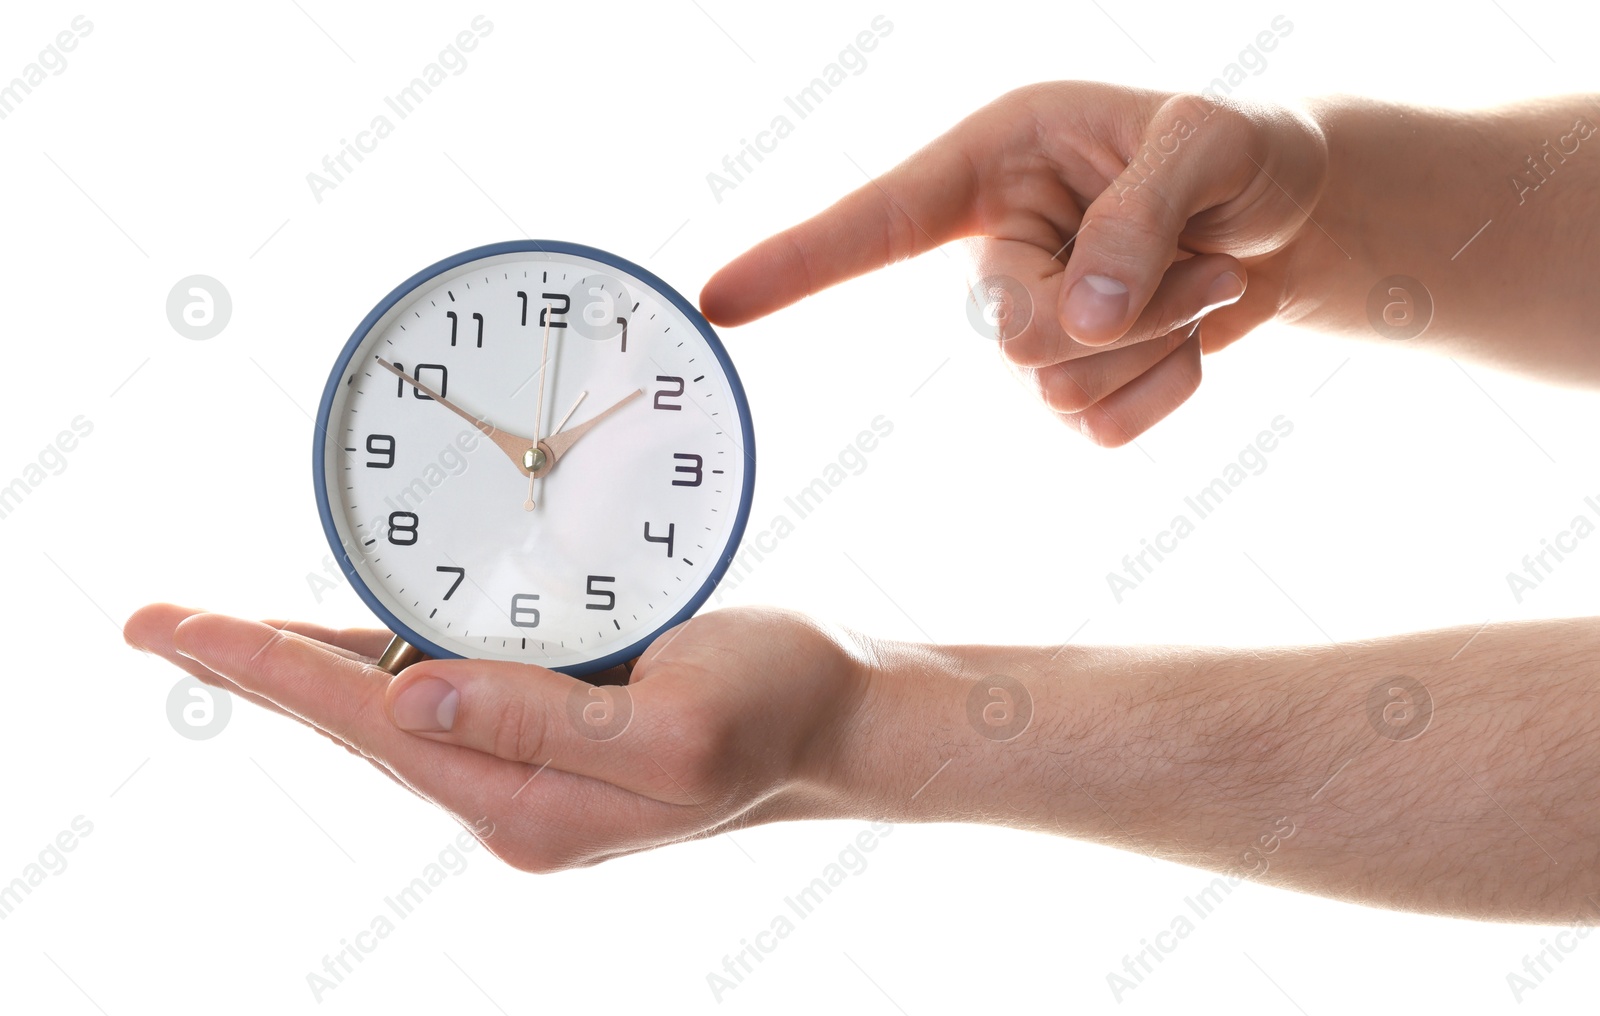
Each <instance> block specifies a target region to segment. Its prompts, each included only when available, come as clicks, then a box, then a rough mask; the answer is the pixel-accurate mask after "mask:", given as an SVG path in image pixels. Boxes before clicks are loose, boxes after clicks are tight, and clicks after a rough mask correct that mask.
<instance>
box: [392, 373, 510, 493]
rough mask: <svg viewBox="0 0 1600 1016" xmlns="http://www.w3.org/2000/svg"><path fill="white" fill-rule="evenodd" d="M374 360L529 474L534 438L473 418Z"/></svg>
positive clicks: (441, 396)
mask: <svg viewBox="0 0 1600 1016" xmlns="http://www.w3.org/2000/svg"><path fill="white" fill-rule="evenodd" d="M373 359H375V360H377V361H378V366H380V367H382V368H383V369H384V370H386V371H388V372H389V373H391V374H393V375H394V376H395V377H397V378H400V379H401V380H402V381H404V382H406V383H407V384H409V385H411V386H412V387H413V388H415V389H416V390H417V391H419V392H421V393H422V394H424V395H426V396H428V398H430V399H432V400H433V401H435V402H437V403H439V405H441V406H443V407H444V408H446V409H448V410H450V412H452V413H454V414H456V415H457V416H459V417H461V418H462V419H463V420H465V421H467V422H468V423H470V424H472V425H473V426H474V427H476V428H478V429H479V430H481V431H483V435H484V436H485V437H487V438H488V439H489V440H490V441H493V442H494V444H495V447H497V448H499V449H500V450H501V451H503V452H505V453H506V457H507V458H509V459H510V460H511V461H512V462H513V463H515V464H516V467H517V469H519V470H521V471H522V472H523V473H524V474H526V473H528V472H529V469H528V467H527V465H526V462H525V457H526V456H527V454H528V450H529V449H531V448H533V446H534V444H533V439H532V438H527V437H522V436H521V435H519V434H512V433H510V432H508V431H504V430H501V429H500V428H499V427H496V426H495V425H494V424H492V423H489V422H488V421H486V420H480V419H478V418H477V417H476V416H473V415H472V414H471V413H469V412H467V411H466V410H465V409H462V408H461V407H460V406H458V405H456V404H455V403H454V402H451V401H450V400H449V399H447V398H445V397H444V396H443V395H440V394H439V393H438V392H436V391H434V390H433V389H432V388H429V387H428V386H427V385H425V384H423V383H422V382H421V381H418V380H417V379H416V378H414V377H412V376H411V375H409V374H407V373H406V372H405V371H403V370H401V369H400V368H399V367H396V366H395V365H394V364H392V363H390V362H389V361H388V360H385V359H384V358H383V357H381V356H377V357H373Z"/></svg>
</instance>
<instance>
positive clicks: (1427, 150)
mask: <svg viewBox="0 0 1600 1016" xmlns="http://www.w3.org/2000/svg"><path fill="white" fill-rule="evenodd" d="M1311 113H1312V116H1313V117H1314V118H1315V119H1316V120H1317V121H1318V122H1319V123H1320V124H1321V126H1322V128H1323V130H1324V132H1325V135H1326V137H1327V142H1328V154H1329V166H1328V184H1327V187H1326V189H1325V191H1324V193H1323V194H1322V196H1321V198H1320V200H1319V201H1318V202H1317V205H1316V207H1315V208H1314V209H1311V210H1310V211H1311V215H1312V218H1313V223H1312V224H1309V225H1307V226H1306V227H1305V229H1304V230H1303V231H1302V232H1301V234H1300V236H1299V237H1298V238H1297V240H1296V241H1295V244H1294V245H1293V248H1292V250H1291V251H1290V252H1289V268H1288V271H1287V275H1288V278H1289V282H1290V291H1289V293H1288V300H1289V306H1288V307H1287V308H1286V310H1285V317H1286V318H1287V319H1289V320H1291V321H1295V322H1296V323H1300V324H1304V325H1306V326H1308V327H1314V328H1317V329H1320V330H1325V331H1334V332H1341V333H1345V334H1350V335H1358V336H1362V337H1366V338H1387V337H1390V336H1391V335H1393V336H1396V337H1404V335H1405V329H1404V327H1403V326H1402V327H1399V328H1386V327H1385V326H1381V325H1380V327H1378V328H1375V327H1374V326H1373V324H1372V317H1371V308H1369V295H1370V294H1371V293H1372V291H1373V289H1374V287H1375V286H1376V285H1377V283H1378V282H1379V280H1380V279H1383V278H1385V277H1388V276H1392V275H1404V276H1409V277H1411V278H1412V279H1415V280H1417V281H1418V282H1420V283H1421V284H1422V286H1423V287H1425V288H1426V290H1427V293H1428V294H1430V295H1431V301H1432V320H1431V322H1430V323H1429V324H1428V325H1427V328H1426V330H1424V331H1423V332H1422V333H1421V334H1419V335H1416V336H1414V337H1409V338H1407V339H1406V341H1407V343H1408V344H1409V345H1415V346H1418V347H1424V348H1433V349H1435V350H1437V351H1439V352H1442V353H1445V354H1446V355H1451V356H1457V355H1459V356H1465V357H1469V358H1471V359H1475V360H1478V361H1480V362H1486V363H1490V364H1494V365H1496V366H1500V367H1503V368H1506V369H1511V370H1515V371H1519V372H1521V373H1525V374H1530V375H1533V376H1537V377H1540V378H1543V379H1546V380H1551V381H1559V382H1565V383H1568V384H1586V385H1600V338H1597V336H1596V335H1595V331H1594V320H1595V317H1596V315H1597V312H1600V288H1597V287H1596V286H1595V285H1594V281H1593V280H1594V272H1595V266H1596V265H1597V264H1600V103H1597V101H1596V100H1595V98H1594V97H1592V96H1566V97H1558V98H1551V99H1543V100H1539V101H1536V102H1530V103H1523V104H1519V105H1516V106H1508V107H1502V108H1499V109H1493V110H1484V111H1477V112H1453V111H1446V110H1437V109H1427V108H1411V107H1403V106H1396V105H1390V104H1384V103H1378V102H1372V101H1368V100H1358V99H1349V98H1337V99H1327V100H1321V101H1318V102H1316V103H1313V104H1312V106H1311ZM1410 296H1411V297H1412V298H1414V299H1418V300H1419V303H1420V299H1421V298H1420V297H1419V294H1416V293H1412V294H1410ZM1405 299H1406V295H1405V294H1402V293H1398V292H1397V293H1394V294H1392V295H1389V294H1385V298H1384V300H1383V302H1384V303H1388V304H1394V306H1393V307H1392V311H1391V313H1392V315H1393V317H1392V320H1394V321H1403V318H1404V315H1405V313H1406V308H1405V306H1404V305H1403V303H1397V301H1404V300H1405Z"/></svg>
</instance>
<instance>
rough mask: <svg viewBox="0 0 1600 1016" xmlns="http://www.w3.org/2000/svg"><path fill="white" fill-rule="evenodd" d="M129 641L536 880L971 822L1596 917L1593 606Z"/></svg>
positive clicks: (1599, 752)
mask: <svg viewBox="0 0 1600 1016" xmlns="http://www.w3.org/2000/svg"><path fill="white" fill-rule="evenodd" d="M126 634H127V638H128V641H129V642H130V643H131V644H133V645H134V646H136V647H138V648H141V649H145V650H147V651H150V652H154V653H158V654H160V655H162V656H165V657H166V658H167V659H170V660H172V661H173V662H174V663H176V664H178V665H179V666H181V667H183V668H184V669H185V670H187V671H188V672H189V673H191V674H193V675H195V676H196V677H198V678H200V679H201V680H202V681H206V682H208V683H211V684H215V685H218V686H220V687H223V688H226V689H228V690H230V691H233V692H235V693H237V694H239V695H240V696H242V697H244V698H245V699H247V700H249V701H252V702H256V703H258V704H260V705H263V706H265V707H267V708H269V709H273V710H275V711H277V712H280V713H284V714H285V715H288V716H290V717H291V718H293V719H297V720H299V721H300V722H302V723H305V724H306V725H307V726H309V727H312V728H313V729H315V730H318V731H320V732H321V733H323V734H325V735H327V736H328V737H330V738H331V739H333V740H334V741H335V742H336V743H338V744H341V745H343V746H344V747H346V748H348V749H349V750H351V751H352V752H355V753H357V754H360V755H363V756H365V757H366V758H367V759H368V760H369V761H370V762H372V763H373V764H374V765H375V766H377V767H378V768H379V769H380V770H382V771H384V772H385V773H387V774H388V775H390V776H391V777H393V778H394V779H395V780H397V781H399V782H400V783H401V784H402V785H403V786H406V787H408V788H410V789H411V790H413V791H415V792H416V793H417V794H419V795H421V796H422V797H423V798H425V799H427V800H430V801H433V802H435V803H437V804H438V805H440V806H441V807H443V808H445V809H446V810H447V811H449V812H451V813H453V814H454V815H455V816H457V818H459V819H460V820H461V821H462V823H463V824H464V825H466V826H468V828H470V829H472V830H473V831H474V833H480V834H481V831H482V830H485V829H487V830H492V832H491V833H489V834H488V835H487V836H486V837H485V838H484V842H485V844H486V845H487V846H488V847H489V849H490V850H491V851H493V852H494V853H495V854H497V855H498V856H500V857H501V858H503V859H505V860H506V861H507V862H509V863H510V864H512V865H514V866H516V867H518V868H521V869H523V870H526V871H554V870H558V869H563V868H569V867H574V866H579V865H587V864H593V863H596V862H598V861H602V860H605V859H607V858H611V857H617V856H620V855H622V854H627V853H632V852H634V851H638V850H645V849H648V848H650V847H655V846H660V845H663V844H667V843H674V842H678V841H682V840H689V839H696V838H699V837H703V836H710V835H714V834H716V833H720V832H725V831H729V830H734V829H740V828H744V827H746V826H750V825H756V824H759V823H763V822H773V821H782V820H787V819H805V818H870V819H888V820H890V821H900V822H935V821H945V822H986V823H993V824H1000V825H1009V826H1016V827H1020V828H1026V829H1034V830H1040V831H1045V832H1051V833H1056V834H1059V835H1064V836H1071V837H1075V838H1078V839H1088V840H1095V841H1098V842H1101V843H1107V844H1111V845H1114V846H1118V847H1122V848H1124V849H1129V850H1136V851H1139V852H1142V853H1146V854H1152V855H1156V856H1160V857H1166V858H1170V859H1172V860H1176V861H1180V862H1183V863H1186V864H1192V865H1198V866H1201V867H1205V868H1209V869H1212V870H1214V871H1220V872H1224V873H1227V874H1229V875H1231V876H1234V877H1236V878H1251V879H1256V880H1259V881H1263V882H1269V883H1274V884H1277V885H1281V886H1285V887H1289V888H1293V889H1297V890H1300V891H1302V892H1312V893H1317V894H1320V895H1325V896H1332V897H1335V898H1340V899H1346V900H1352V901H1358V902H1362V903H1367V904H1372V905H1375V906H1386V907H1395V908H1399V909H1408V910H1420V911H1424V912H1431V913H1445V914H1454V915H1457V916H1462V917H1472V918H1480V919H1491V920H1521V921H1541V922H1546V923H1550V922H1557V921H1572V920H1577V919H1580V918H1584V919H1590V920H1592V919H1593V918H1594V916H1595V915H1596V914H1600V890H1597V889H1596V887H1595V884H1594V881H1593V873H1594V872H1595V870H1596V868H1597V866H1600V813H1597V812H1596V810H1595V808H1594V800H1595V796H1596V794H1597V793H1600V744H1597V743H1596V741H1595V738H1594V736H1593V732H1594V731H1595V730H1596V729H1597V728H1600V681H1597V680H1596V677H1597V668H1596V664H1595V662H1594V661H1595V660H1596V659H1600V619H1581V620H1570V621H1541V622H1534V623H1525V624H1500V625H1478V626H1476V627H1473V628H1460V629H1454V630H1445V631H1436V632H1423V633H1419V634H1414V635H1404V636H1397V637H1393V638H1386V639H1367V640H1363V641H1360V642H1352V643H1348V644H1345V645H1327V646H1301V647H1293V648H1280V649H1259V648H1255V649H1240V650H1229V649H1207V648H1199V647H1190V646H1158V647H1106V648H1096V647H1092V646H1075V645H1074V646H1057V647H1053V648H1033V647H1000V646H929V645H917V644H908V643H895V642H882V641H873V640H867V639H864V638H861V637H859V636H854V635H849V634H844V633H836V632H830V631H828V630H826V629H824V628H822V627H821V626H819V625H817V624H816V623H815V622H812V621H809V620H807V619H805V618H803V617H800V616H798V615H795V614H790V613H785V612H780V611H773V610H766V609H751V608H743V609H730V610H721V611H716V612H713V613H710V614H706V615H703V616H701V617H697V618H694V619H693V620H691V621H689V622H687V623H686V624H684V625H681V626H679V627H678V628H676V629H674V630H673V631H670V632H668V633H667V634H666V635H664V636H662V637H661V638H660V639H658V640H657V641H656V644H655V645H653V646H651V647H650V649H649V650H648V651H647V652H646V653H645V654H644V656H642V657H640V659H639V661H638V663H637V665H636V666H634V668H633V671H632V674H631V676H630V675H629V674H628V673H627V672H626V670H625V669H624V668H617V670H616V671H615V672H613V673H610V674H608V675H606V678H607V679H608V680H613V681H623V680H627V681H628V683H627V684H626V685H623V684H611V685H601V686H598V687H597V686H593V685H590V684H587V683H585V682H583V681H579V680H577V679H575V678H569V677H564V676H562V675H560V674H556V673H553V672H551V671H548V670H544V669H542V668H539V667H534V666H529V665H526V664H513V663H494V662H484V661H478V660H439V661H425V662H423V663H419V664H417V665H416V666H414V667H410V668H408V669H407V670H405V671H403V672H402V673H401V674H400V675H399V676H397V677H390V676H389V675H388V674H386V673H384V672H383V671H381V670H378V669H377V667H375V666H374V665H373V657H374V656H375V655H376V654H377V653H379V652H381V651H382V648H383V645H384V643H385V642H386V641H387V639H388V637H389V636H388V633H387V632H383V631H367V630H361V631H332V630H328V629H323V628H319V627H316V626H313V625H304V624H281V623H278V622H271V623H265V624H263V623H258V622H254V621H243V620H239V619H237V618H232V617H225V616H223V615H221V614H206V613H195V612H193V611H189V610H185V609H183V608H181V607H174V606H170V605H166V604H159V605H156V606H151V607H146V608H144V609H143V610H141V611H139V612H138V613H137V614H135V615H134V616H133V617H132V618H131V619H130V620H129V621H128V624H127V630H126ZM485 820H487V821H485Z"/></svg>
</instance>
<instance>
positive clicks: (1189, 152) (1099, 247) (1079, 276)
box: [1058, 95, 1249, 346]
mask: <svg viewBox="0 0 1600 1016" xmlns="http://www.w3.org/2000/svg"><path fill="white" fill-rule="evenodd" d="M1220 108H1221V107H1219V106H1217V105H1215V104H1213V103H1211V102H1210V101H1209V100H1207V99H1205V98H1204V97H1201V96H1193V95H1184V96H1177V97H1174V98H1173V99H1170V100H1168V101H1167V102H1166V103H1165V104H1163V105H1162V107H1161V108H1160V109H1159V110H1158V111H1157V112H1156V114H1155V116H1154V117H1152V118H1151V120H1150V123H1149V124H1148V126H1147V127H1146V129H1145V135H1144V138H1143V140H1142V141H1141V143H1140V145H1139V148H1138V150H1137V151H1136V152H1134V154H1133V156H1132V158H1131V159H1130V160H1129V162H1128V165H1127V167H1126V168H1125V169H1124V170H1123V171H1122V173H1121V174H1119V175H1118V176H1117V177H1116V178H1115V179H1114V180H1112V181H1111V183H1110V185H1109V186H1107V187H1106V189H1105V190H1104V191H1103V192H1101V194H1100V196H1099V197H1097V198H1095V200H1094V201H1093V202H1092V203H1090V205H1089V207H1088V208H1087V209H1086V210H1085V211H1084V216H1083V225H1082V227H1081V228H1080V229H1079V230H1078V232H1077V234H1076V237H1075V239H1074V241H1073V242H1074V243H1075V246H1074V248H1073V251H1072V254H1071V256H1070V258H1069V260H1068V262H1067V270H1066V272H1065V274H1064V275H1063V277H1062V280H1061V298H1060V307H1059V312H1058V313H1059V316H1060V320H1061V327H1062V329H1063V330H1064V331H1065V332H1066V333H1067V334H1068V335H1070V336H1072V337H1073V338H1074V339H1076V340H1077V341H1078V342H1080V343H1082V344H1084V345H1086V346H1103V345H1107V344H1109V343H1112V342H1115V341H1116V340H1118V339H1120V338H1122V337H1123V335H1124V334H1125V333H1126V332H1127V331H1128V329H1129V328H1131V327H1132V326H1133V324H1134V322H1135V321H1137V320H1138V318H1139V316H1140V314H1141V313H1142V312H1143V310H1144V308H1145V305H1146V304H1147V303H1149V301H1150V299H1151V297H1152V296H1154V295H1155V294H1156V290H1157V288H1158V287H1159V286H1160V285H1161V281H1162V278H1163V276H1164V275H1165V274H1166V272H1167V269H1168V267H1169V266H1170V265H1171V264H1172V262H1173V259H1174V257H1175V256H1176V255H1177V252H1178V237H1179V234H1181V233H1182V232H1183V230H1184V227H1185V225H1186V224H1187V223H1188V221H1189V218H1190V217H1191V216H1192V215H1194V214H1196V213H1198V212H1200V211H1203V210H1204V209H1206V208H1209V207H1212V206H1214V205H1216V204H1220V203H1221V202H1223V201H1225V200H1227V198H1228V197H1230V196H1231V195H1232V194H1234V193H1236V192H1237V190H1238V189H1239V188H1240V187H1242V186H1244V184H1245V183H1246V182H1247V181H1248V179H1249V176H1248V174H1241V173H1240V172H1239V170H1238V168H1237V167H1238V164H1239V163H1240V162H1241V161H1242V160H1239V159H1238V158H1237V157H1236V156H1237V155H1238V153H1239V152H1240V151H1241V150H1242V145H1243V140H1244V139H1243V138H1242V136H1241V133H1242V132H1241V128H1240V121H1239V120H1238V118H1235V117H1231V116H1218V115H1214V114H1215V112H1216V111H1217V110H1219V109H1220ZM1224 274H1226V270H1225V269H1223V268H1221V267H1219V268H1218V269H1217V271H1216V276H1217V278H1213V279H1202V280H1193V282H1194V284H1195V288H1196V290H1197V292H1198V293H1205V292H1207V291H1208V290H1209V286H1210V284H1211V283H1214V282H1218V280H1219V279H1220V277H1221V276H1222V275H1224Z"/></svg>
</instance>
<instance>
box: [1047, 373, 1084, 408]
mask: <svg viewBox="0 0 1600 1016" xmlns="http://www.w3.org/2000/svg"><path fill="white" fill-rule="evenodd" d="M1042 388H1043V394H1044V401H1045V405H1047V406H1049V407H1050V408H1051V409H1053V410H1055V411H1056V412H1058V413H1081V412H1083V411H1084V410H1086V409H1088V408H1089V407H1090V406H1092V405H1094V401H1095V400H1094V394H1093V393H1092V392H1091V391H1090V390H1089V389H1088V388H1087V387H1086V386H1085V385H1084V383H1083V380H1082V379H1080V378H1079V377H1078V376H1077V374H1076V372H1075V371H1074V370H1072V369H1071V368H1068V367H1065V366H1062V367H1058V368H1057V369H1055V370H1052V371H1050V372H1048V373H1047V374H1046V375H1045V379H1044V384H1043V385H1042Z"/></svg>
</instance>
